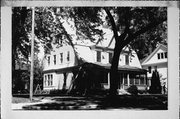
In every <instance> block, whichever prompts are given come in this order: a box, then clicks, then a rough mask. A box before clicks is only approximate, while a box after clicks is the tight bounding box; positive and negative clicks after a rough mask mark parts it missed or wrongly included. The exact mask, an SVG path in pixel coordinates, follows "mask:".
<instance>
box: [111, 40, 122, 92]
mask: <svg viewBox="0 0 180 119" xmlns="http://www.w3.org/2000/svg"><path fill="white" fill-rule="evenodd" d="M122 49H123V45H121V43H120V42H116V43H115V48H114V56H113V59H112V65H111V70H110V95H116V94H117V89H118V80H120V79H118V75H119V74H118V64H119V57H120V53H121V51H122Z"/></svg>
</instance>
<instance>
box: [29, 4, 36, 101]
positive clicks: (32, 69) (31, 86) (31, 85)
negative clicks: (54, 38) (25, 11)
mask: <svg viewBox="0 0 180 119" xmlns="http://www.w3.org/2000/svg"><path fill="white" fill-rule="evenodd" d="M34 9H35V8H34V7H32V38H31V72H30V101H31V102H32V99H33V78H34V14H35V12H34V11H35V10H34Z"/></svg>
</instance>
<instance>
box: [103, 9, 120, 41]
mask: <svg viewBox="0 0 180 119" xmlns="http://www.w3.org/2000/svg"><path fill="white" fill-rule="evenodd" d="M104 10H105V11H106V13H107V15H108V17H109V19H110V22H111V25H112V30H113V33H114V37H115V40H116V39H117V38H118V33H117V28H116V24H115V21H114V18H113V16H112V15H111V13H110V11H109V10H108V8H104Z"/></svg>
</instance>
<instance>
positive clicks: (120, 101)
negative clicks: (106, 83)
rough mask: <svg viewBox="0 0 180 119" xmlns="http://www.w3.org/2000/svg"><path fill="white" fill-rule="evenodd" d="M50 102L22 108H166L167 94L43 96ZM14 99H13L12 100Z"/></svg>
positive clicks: (19, 99) (21, 99)
mask: <svg viewBox="0 0 180 119" xmlns="http://www.w3.org/2000/svg"><path fill="white" fill-rule="evenodd" d="M44 98H45V99H49V100H50V102H46V103H41V104H35V105H30V106H24V107H23V109H24V110H108V109H140V110H167V109H168V105H167V96H165V95H141V96H127V95H123V96H122V95H121V96H117V97H114V98H112V97H106V96H105V97H102V96H99V97H75V96H55V97H44ZM14 101H15V100H14ZM16 101H17V102H18V101H20V102H23V101H24V102H26V101H27V102H28V99H27V98H25V99H23V98H18V99H16Z"/></svg>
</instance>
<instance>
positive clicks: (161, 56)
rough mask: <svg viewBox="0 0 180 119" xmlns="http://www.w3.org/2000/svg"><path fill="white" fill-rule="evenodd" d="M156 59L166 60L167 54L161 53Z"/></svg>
mask: <svg viewBox="0 0 180 119" xmlns="http://www.w3.org/2000/svg"><path fill="white" fill-rule="evenodd" d="M157 56H158V59H164V58H167V52H161V53H158V54H157Z"/></svg>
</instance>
